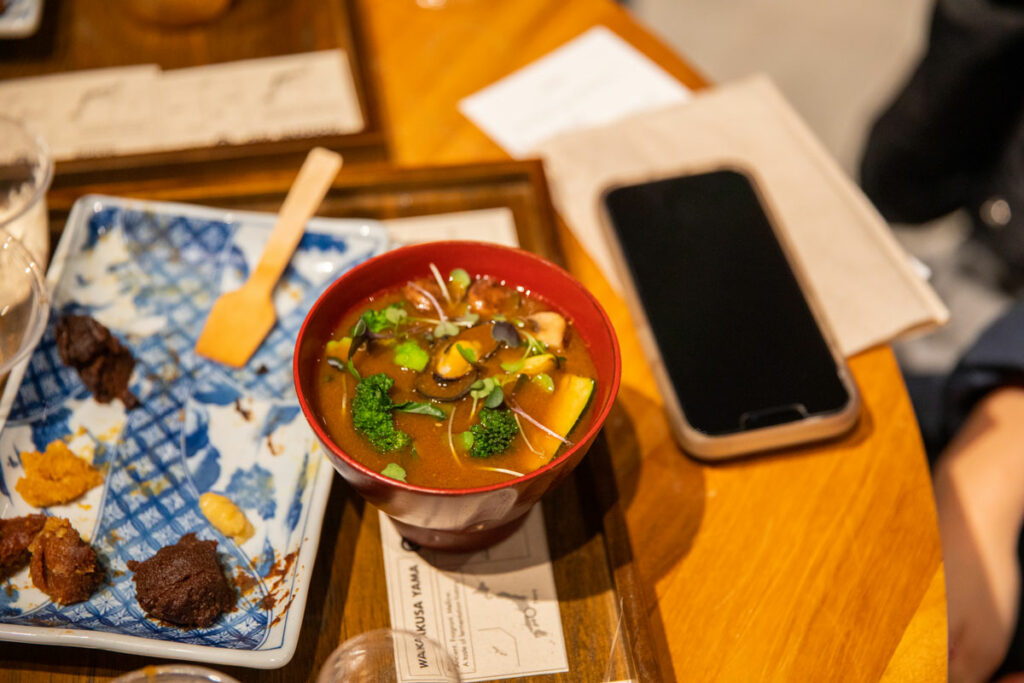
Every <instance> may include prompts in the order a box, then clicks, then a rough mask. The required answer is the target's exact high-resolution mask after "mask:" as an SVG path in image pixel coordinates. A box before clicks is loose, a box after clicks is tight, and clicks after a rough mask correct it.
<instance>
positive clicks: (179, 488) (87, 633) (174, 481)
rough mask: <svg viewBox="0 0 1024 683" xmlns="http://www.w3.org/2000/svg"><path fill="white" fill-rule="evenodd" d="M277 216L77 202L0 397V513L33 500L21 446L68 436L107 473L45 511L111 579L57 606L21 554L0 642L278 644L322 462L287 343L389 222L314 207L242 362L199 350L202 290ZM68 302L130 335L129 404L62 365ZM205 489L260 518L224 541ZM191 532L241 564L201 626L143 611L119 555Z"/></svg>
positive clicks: (198, 647)
mask: <svg viewBox="0 0 1024 683" xmlns="http://www.w3.org/2000/svg"><path fill="white" fill-rule="evenodd" d="M273 223H274V216H273V215H270V214H258V213H247V212H227V211H223V210H217V209H207V208H201V207H194V206H185V205H178V204H166V203H157V202H142V201H132V200H124V199H116V198H111V197H97V196H92V197H84V198H82V199H80V200H79V201H78V202H77V203H76V204H75V206H74V209H73V210H72V212H71V217H70V218H69V219H68V224H67V228H66V230H65V232H64V236H63V237H62V238H61V241H60V244H59V246H58V248H57V252H56V255H55V257H54V262H53V265H52V266H51V268H50V271H49V274H48V278H47V281H48V284H49V287H50V291H51V292H52V295H53V313H52V315H51V320H50V323H49V325H48V327H47V330H46V333H45V334H44V335H43V339H42V341H41V342H40V343H39V346H38V347H37V348H36V349H35V351H34V353H33V355H32V356H31V358H30V359H28V361H26V362H25V363H23V364H21V365H20V366H19V367H17V368H16V369H15V370H14V371H13V372H12V373H11V377H10V381H9V382H8V384H7V388H6V390H5V391H4V394H3V398H2V401H0V416H2V415H7V419H6V423H4V422H2V421H0V429H2V431H0V465H2V467H0V516H3V517H13V516H17V515H22V514H27V513H31V512H38V510H37V509H35V508H32V507H31V506H29V505H28V504H27V503H25V501H24V500H22V498H21V496H20V494H19V493H18V492H17V491H16V489H15V486H14V485H15V482H17V480H18V479H19V478H20V477H21V476H22V473H23V471H22V467H21V459H20V454H21V453H24V452H26V451H43V450H44V449H45V448H46V445H47V444H48V443H50V442H51V441H53V440H55V439H62V440H64V441H66V442H67V443H68V444H69V447H70V448H71V450H72V451H73V452H75V453H76V454H77V455H79V456H81V457H85V458H87V459H91V460H92V462H93V464H94V465H95V466H97V467H99V468H101V469H102V470H103V471H104V472H105V479H104V484H103V486H100V487H96V488H94V489H93V490H92V491H90V492H89V493H87V494H86V495H85V496H84V497H83V498H81V499H79V500H77V501H74V502H72V503H68V504H66V505H61V506H55V507H50V508H48V509H47V510H46V513H47V514H51V515H59V516H62V517H67V518H69V519H70V520H71V522H72V524H73V525H74V526H75V528H76V529H78V531H79V533H81V534H82V537H83V538H85V539H86V540H88V541H89V542H90V543H91V544H92V546H93V548H95V549H96V551H97V553H98V554H99V556H100V559H101V561H102V562H103V564H104V565H105V567H106V580H105V581H104V583H103V584H102V585H101V586H100V588H99V589H98V590H97V591H96V592H95V593H94V594H93V596H92V598H91V599H89V600H88V601H87V602H83V603H79V604H77V605H70V606H67V607H60V606H58V605H56V604H54V603H52V602H50V601H49V600H47V598H46V596H45V595H44V594H43V593H41V592H40V591H38V590H36V589H35V588H34V587H33V586H32V581H31V579H30V577H29V575H28V570H27V569H25V570H22V571H21V572H19V573H18V574H16V575H15V576H14V577H13V578H12V579H11V580H10V581H9V582H8V584H7V585H6V586H3V587H0V640H15V641H22V642H33V643H50V644H55V645H74V646H77V647H94V648H101V649H107V650H115V651H120V652H132V653H138V654H145V655H151V656H160V657H172V658H179V659H194V660H198V661H204V662H218V663H223V664H233V665H239V666H249V667H260V668H272V667H278V666H282V665H283V664H285V663H286V662H287V661H288V660H289V659H290V658H291V656H292V654H293V653H294V651H295V645H296V642H297V639H298V634H299V630H300V626H301V624H302V615H303V611H304V608H305V603H306V597H307V588H308V586H309V578H310V574H311V572H312V569H313V562H314V560H315V559H316V550H317V545H318V544H319V540H320V525H321V522H322V520H323V515H324V507H325V506H326V504H327V494H328V492H329V490H330V485H331V480H332V478H333V473H334V470H333V469H332V468H331V466H330V463H329V462H328V461H327V460H326V458H325V457H324V454H323V452H322V451H321V450H320V447H319V445H318V444H317V442H316V439H315V438H314V436H313V433H312V431H311V430H310V429H309V427H308V425H307V424H306V423H305V421H304V420H303V418H302V415H301V413H300V411H299V407H298V404H297V402H296V400H295V395H294V390H293V384H292V360H291V359H292V349H293V346H294V344H295V337H296V335H297V333H298V329H299V326H300V325H301V323H302V320H303V318H304V317H305V313H306V311H307V310H308V309H309V307H310V306H311V305H312V303H313V301H315V299H316V298H317V296H319V294H320V293H321V291H322V290H323V289H324V288H325V287H326V286H327V285H328V284H329V283H330V282H331V281H333V280H334V279H335V278H336V277H337V276H338V275H339V274H341V273H342V272H343V271H345V270H347V269H348V268H351V267H352V266H354V265H356V264H358V263H360V262H362V261H364V260H366V259H367V258H369V257H371V256H374V255H376V254H379V253H381V252H382V251H384V250H385V249H386V247H387V237H386V232H385V230H384V228H383V227H381V226H380V225H379V224H377V223H375V222H373V221H366V220H328V219H314V220H312V221H310V223H309V226H308V228H307V231H306V234H305V236H304V237H303V238H302V242H301V243H300V244H299V248H298V249H297V250H296V252H295V255H294V257H293V258H292V261H291V265H290V266H289V267H288V269H287V271H286V272H285V274H284V276H283V277H282V279H281V282H280V283H279V284H278V286H277V289H276V290H275V293H274V305H275V307H276V309H277V316H278V322H277V325H276V326H275V327H274V329H273V330H272V331H271V332H270V334H269V335H268V336H267V338H266V340H265V341H264V342H263V345H262V346H261V347H260V348H259V350H258V351H257V352H256V354H255V355H254V356H253V357H252V359H251V360H250V361H249V363H248V365H247V366H246V367H245V368H242V369H239V370H235V369H229V368H226V367H224V366H221V365H219V364H216V363H213V362H211V361H208V360H206V359H203V358H200V357H197V356H196V355H195V353H194V352H193V346H194V345H195V340H196V338H197V336H198V335H199V332H200V330H201V329H202V326H203V323H204V322H205V319H206V315H207V313H208V311H209V309H210V306H211V305H212V304H213V302H214V300H215V298H216V297H217V296H218V294H219V293H220V292H223V291H229V290H232V289H235V288H237V287H238V286H239V285H240V284H241V283H242V282H243V281H244V280H245V278H246V277H247V276H248V273H249V271H250V269H251V268H252V267H254V265H255V263H256V262H257V260H258V258H259V254H260V252H261V250H262V248H263V244H264V242H265V241H266V239H267V237H268V235H269V233H270V230H271V228H272V227H273ZM68 313H88V314H89V315H92V316H93V317H94V318H96V319H97V320H99V321H100V322H102V323H103V324H104V325H106V326H107V327H109V328H110V330H111V331H112V332H113V333H114V334H115V335H116V336H118V337H119V338H120V339H121V340H122V342H124V343H125V344H126V345H127V346H128V347H129V348H130V349H131V351H132V354H133V355H134V356H135V360H136V365H135V371H134V373H133V375H132V380H131V389H132V391H133V392H134V393H135V394H136V396H138V397H139V399H140V402H141V405H140V406H139V407H137V408H135V409H134V410H131V411H126V410H125V409H124V406H123V405H122V404H121V402H120V401H114V402H112V403H109V404H106V405H102V404H100V403H97V402H96V401H95V400H94V399H93V398H92V395H91V394H90V393H89V392H88V391H87V390H86V389H85V387H84V386H83V385H82V383H81V381H80V380H79V378H78V375H77V374H76V373H75V371H74V370H72V369H70V368H68V367H66V366H64V365H63V364H62V363H61V361H60V358H59V356H58V354H57V349H56V343H55V337H54V328H53V324H54V322H55V320H56V319H57V318H58V317H59V316H60V315H62V314H68ZM207 491H212V492H215V493H220V494H222V495H225V496H227V497H228V498H230V499H231V500H233V501H234V502H235V504H236V505H238V506H239V507H240V508H241V509H242V511H243V512H244V513H245V515H246V517H247V518H248V519H249V521H250V522H251V523H252V525H253V526H254V527H255V530H256V533H255V534H254V535H253V536H252V537H251V538H250V539H249V540H247V541H245V542H244V543H236V542H235V541H233V540H232V539H231V538H228V537H226V536H224V535H222V534H221V533H220V532H219V531H217V530H216V529H215V528H214V527H213V526H212V525H211V524H210V523H209V522H208V521H207V520H206V518H205V517H204V516H203V514H202V512H201V511H200V509H199V506H198V498H199V496H200V495H201V494H202V493H204V492H207ZM189 532H195V533H196V535H197V536H198V537H199V538H201V539H214V540H216V541H217V543H218V552H219V554H220V557H221V561H222V564H223V565H224V567H225V568H226V570H227V572H228V574H229V575H230V576H232V577H239V580H238V583H239V586H240V597H239V599H238V603H237V606H236V608H235V610H234V611H232V612H229V613H226V614H223V615H221V617H220V618H219V619H218V620H217V621H216V622H215V623H214V624H213V625H212V626H210V627H209V628H202V629H180V628H174V627H170V626H168V625H166V624H161V623H158V622H156V621H153V620H151V619H149V618H147V617H146V615H145V614H144V613H143V611H142V609H141V608H140V607H139V604H138V602H137V600H136V597H135V584H134V581H133V580H132V573H131V572H130V571H128V569H127V565H126V563H127V561H128V560H130V559H135V560H144V559H147V558H149V557H151V556H152V555H153V554H154V553H155V552H156V551H157V550H158V549H160V548H161V547H163V546H165V545H168V544H173V543H176V542H177V541H178V539H179V538H181V536H182V535H184V534H186V533H189ZM267 596H270V597H269V599H267Z"/></svg>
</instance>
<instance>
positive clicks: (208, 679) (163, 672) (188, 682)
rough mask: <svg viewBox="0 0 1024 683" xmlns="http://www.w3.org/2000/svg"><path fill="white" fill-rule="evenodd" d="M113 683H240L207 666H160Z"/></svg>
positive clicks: (138, 671) (130, 674) (133, 672)
mask: <svg viewBox="0 0 1024 683" xmlns="http://www.w3.org/2000/svg"><path fill="white" fill-rule="evenodd" d="M111 683H238V680H237V679H235V678H232V677H231V676H228V675H227V674H222V673H220V672H219V671H214V670H213V669H207V668H206V667H205V666H195V665H192V664H159V665H157V666H147V667H143V668H141V669H137V670H135V671H130V672H129V673H126V674H124V675H122V676H118V677H117V678H115V679H114V680H113V681H112V682H111Z"/></svg>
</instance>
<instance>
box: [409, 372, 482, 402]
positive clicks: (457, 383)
mask: <svg viewBox="0 0 1024 683" xmlns="http://www.w3.org/2000/svg"><path fill="white" fill-rule="evenodd" d="M479 374H480V373H478V372H477V370H476V368H473V369H472V370H471V371H470V372H469V373H468V374H466V375H464V376H463V377H460V378H459V379H456V380H451V381H448V380H444V379H441V378H439V377H437V376H436V375H435V374H434V373H432V372H421V373H420V375H419V377H417V378H416V384H415V386H416V391H418V392H419V393H421V394H423V395H424V396H426V397H427V398H432V399H434V400H437V401H458V400H459V399H460V398H462V397H463V396H465V395H466V394H468V393H469V388H470V386H472V384H473V382H475V381H476V378H477V376H478V375H479Z"/></svg>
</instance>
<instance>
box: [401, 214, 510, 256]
mask: <svg viewBox="0 0 1024 683" xmlns="http://www.w3.org/2000/svg"><path fill="white" fill-rule="evenodd" d="M383 223H384V225H386V226H387V229H388V238H389V239H390V241H391V245H392V246H394V247H403V246H406V245H408V244H420V243H422V242H437V241H441V240H477V241H480V242H493V243H495V244H503V245H505V246H506V247H518V246H519V238H518V237H517V235H516V220H515V216H514V215H513V214H512V210H511V209H509V208H507V207H501V208H497V209H481V210H479V211H462V212H459V213H439V214H431V215H428V216H409V217H407V218H390V219H387V220H385V221H383Z"/></svg>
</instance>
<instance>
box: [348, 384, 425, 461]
mask: <svg viewBox="0 0 1024 683" xmlns="http://www.w3.org/2000/svg"><path fill="white" fill-rule="evenodd" d="M394 383H395V380H393V379H391V378H390V377H388V376H387V375H386V374H384V373H383V372H380V373H377V374H376V375H371V376H369V377H364V378H363V379H361V380H359V383H358V384H356V395H355V398H353V399H352V422H353V424H354V425H355V428H356V431H357V432H359V433H360V434H362V435H363V436H365V437H366V438H367V439H368V440H369V442H370V444H371V445H373V447H374V448H375V449H377V451H378V452H380V453H388V452H390V451H397V450H399V449H402V448H405V447H406V446H408V445H409V444H410V443H412V437H410V436H409V435H408V434H406V433H405V432H403V431H401V430H399V429H396V428H395V419H394V417H392V415H391V409H392V408H394V406H395V404H394V403H393V402H392V401H391V397H390V396H388V391H389V390H390V389H391V387H392V386H393V385H394Z"/></svg>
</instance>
